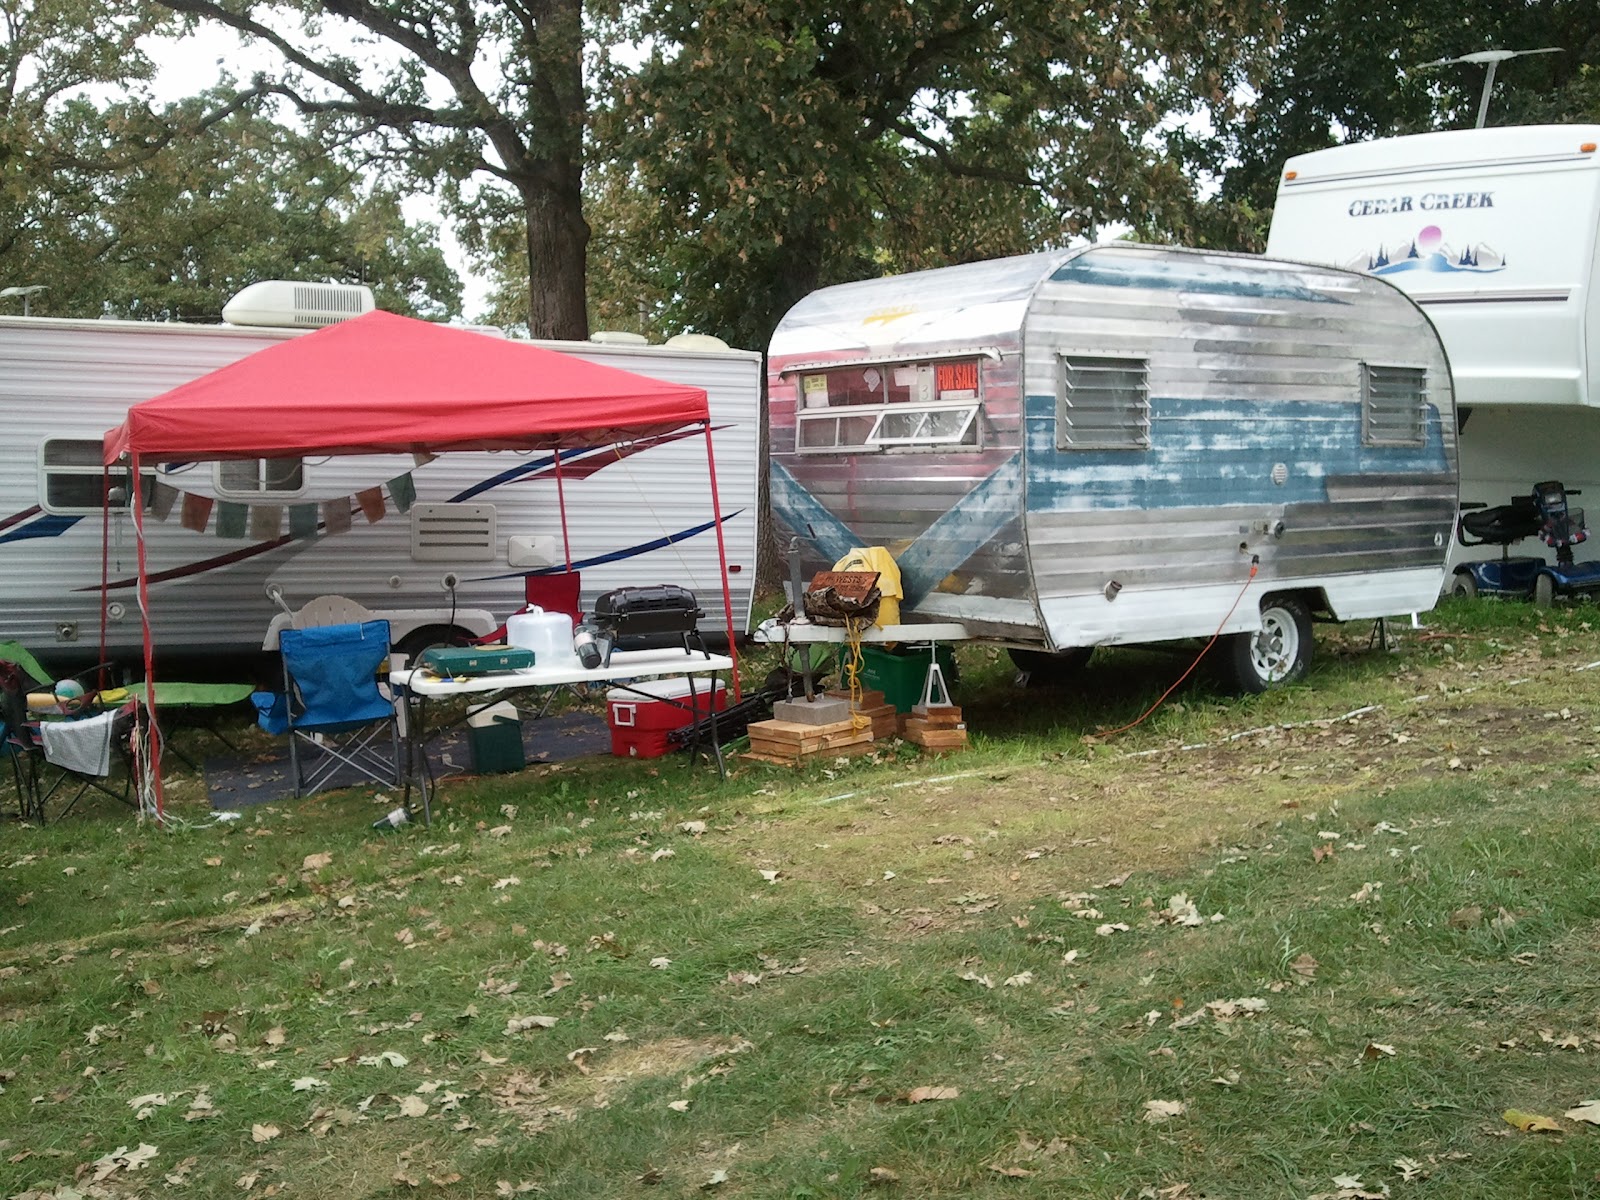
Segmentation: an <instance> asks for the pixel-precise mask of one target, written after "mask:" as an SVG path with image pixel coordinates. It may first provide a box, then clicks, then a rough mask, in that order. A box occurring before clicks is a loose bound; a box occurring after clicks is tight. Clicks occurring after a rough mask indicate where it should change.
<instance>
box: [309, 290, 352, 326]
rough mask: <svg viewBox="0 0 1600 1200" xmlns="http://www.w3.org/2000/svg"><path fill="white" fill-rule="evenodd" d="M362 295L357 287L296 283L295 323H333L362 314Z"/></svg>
mask: <svg viewBox="0 0 1600 1200" xmlns="http://www.w3.org/2000/svg"><path fill="white" fill-rule="evenodd" d="M361 301H362V295H361V292H360V290H359V289H357V288H339V287H318V286H316V285H315V284H309V283H302V284H296V285H295V289H294V308H295V323H296V324H299V325H332V324H334V323H335V322H337V321H342V320H344V319H345V318H346V317H359V316H360V315H361Z"/></svg>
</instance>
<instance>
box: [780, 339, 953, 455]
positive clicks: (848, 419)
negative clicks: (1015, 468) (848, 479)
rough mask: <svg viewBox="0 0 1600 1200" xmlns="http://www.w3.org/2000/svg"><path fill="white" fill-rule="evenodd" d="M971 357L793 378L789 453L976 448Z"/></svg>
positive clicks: (837, 370) (836, 370) (843, 369)
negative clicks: (795, 385)
mask: <svg viewBox="0 0 1600 1200" xmlns="http://www.w3.org/2000/svg"><path fill="white" fill-rule="evenodd" d="M978 368H979V362H978V359H976V358H971V359H952V360H947V361H941V362H923V363H916V362H912V363H872V364H868V365H858V366H852V367H839V368H834V369H831V370H827V371H812V372H808V373H806V374H804V375H801V376H800V380H799V398H800V404H799V406H798V408H797V409H796V412H795V449H796V450H797V451H799V452H800V453H802V454H806V453H811V454H818V453H832V454H837V453H858V454H864V453H872V452H876V451H881V450H888V449H895V448H904V447H925V446H971V447H974V448H976V447H977V445H978V438H979V428H980V422H979V420H978V413H979V410H980V409H981V408H982V407H983V405H982V391H981V380H982V373H981V372H980V371H979V369H978Z"/></svg>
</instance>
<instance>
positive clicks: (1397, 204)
mask: <svg viewBox="0 0 1600 1200" xmlns="http://www.w3.org/2000/svg"><path fill="white" fill-rule="evenodd" d="M1597 228H1600V125H1545V126H1525V127H1514V126H1513V127H1505V128H1498V129H1466V130H1457V131H1451V132H1441V133H1424V134H1417V135H1415V136H1411V137H1397V138H1387V139H1384V140H1382V141H1375V142H1366V143H1360V144H1355V145H1349V146H1337V147H1334V148H1333V149H1330V150H1318V151H1316V152H1315V153H1312V154H1302V155H1300V156H1298V157H1296V158H1291V159H1290V160H1289V161H1288V163H1287V164H1285V168H1284V173H1283V178H1282V180H1280V182H1279V185H1278V199H1277V206H1276V208H1275V209H1274V211H1273V214H1272V231H1271V233H1270V235H1269V236H1268V239H1267V253H1268V254H1271V255H1275V256H1278V257H1282V258H1292V259H1298V260H1301V261H1304V262H1319V263H1331V264H1333V265H1335V266H1342V267H1347V268H1349V269H1351V270H1355V271H1363V272H1368V273H1370V274H1373V275H1376V276H1379V277H1380V278H1383V279H1386V280H1388V281H1389V282H1391V283H1393V284H1394V285H1395V286H1396V287H1398V288H1401V289H1402V290H1404V291H1405V292H1406V293H1407V294H1408V295H1410V296H1411V298H1412V299H1414V300H1415V301H1416V302H1417V303H1418V304H1420V305H1421V306H1422V308H1423V310H1424V311H1425V312H1426V313H1427V314H1428V316H1429V317H1431V318H1432V319H1433V323H1434V324H1435V325H1436V326H1437V327H1438V330H1439V336H1440V337H1441V338H1442V339H1443V341H1444V345H1445V349H1446V351H1448V353H1449V355H1450V367H1451V371H1452V373H1453V375H1454V377H1455V386H1456V402H1457V404H1458V405H1459V406H1460V410H1459V411H1460V425H1461V430H1460V432H1461V438H1460V441H1461V499H1462V500H1463V501H1464V502H1468V501H1473V502H1481V503H1486V504H1490V505H1498V504H1505V503H1506V502H1507V499H1508V498H1509V497H1511V496H1523V497H1526V496H1528V495H1529V494H1530V492H1531V489H1532V487H1533V485H1534V484H1536V483H1539V482H1540V481H1542V480H1550V479H1559V480H1561V481H1562V482H1563V483H1565V484H1566V485H1567V487H1568V488H1580V489H1583V490H1584V491H1587V492H1588V493H1589V494H1590V495H1597V494H1600V294H1597V292H1596V288H1595V280H1596V277H1597V275H1600V239H1597V237H1596V230H1597ZM1541 552H1544V553H1548V554H1553V551H1544V550H1543V548H1542V547H1540V546H1538V544H1537V542H1536V541H1534V540H1531V539H1530V541H1528V542H1525V543H1523V544H1522V545H1521V546H1519V548H1518V553H1519V554H1537V553H1541ZM1456 553H1457V554H1458V555H1459V556H1460V557H1462V558H1482V557H1498V555H1499V553H1500V550H1499V548H1498V547H1495V546H1487V547H1484V548H1481V549H1477V550H1469V549H1461V548H1458V549H1457V551H1456Z"/></svg>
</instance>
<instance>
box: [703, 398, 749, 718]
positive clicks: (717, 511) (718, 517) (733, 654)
mask: <svg viewBox="0 0 1600 1200" xmlns="http://www.w3.org/2000/svg"><path fill="white" fill-rule="evenodd" d="M704 427H705V431H706V470H707V471H709V472H710V474H711V516H712V518H713V519H714V521H715V522H716V529H717V566H718V567H720V568H721V569H722V611H723V613H724V615H725V616H726V617H727V619H728V657H729V658H731V659H733V699H734V702H735V703H737V702H738V701H739V700H741V699H743V696H742V693H741V691H740V688H739V647H738V645H737V639H736V638H735V637H734V632H733V592H732V591H731V590H730V589H729V587H728V548H727V546H725V545H724V544H723V540H722V501H721V499H719V498H718V496H717V459H716V456H715V455H714V454H712V453H711V418H710V417H707V418H706V420H705V426H704ZM712 699H713V700H715V699H716V698H715V697H712Z"/></svg>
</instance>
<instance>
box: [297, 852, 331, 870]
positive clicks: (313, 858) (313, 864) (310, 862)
mask: <svg viewBox="0 0 1600 1200" xmlns="http://www.w3.org/2000/svg"><path fill="white" fill-rule="evenodd" d="M332 865H333V855H331V854H329V853H327V852H326V851H324V852H323V853H321V854H308V855H306V857H305V861H304V862H302V863H301V864H300V869H301V870H302V871H320V870H322V868H323V867H331V866H332Z"/></svg>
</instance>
